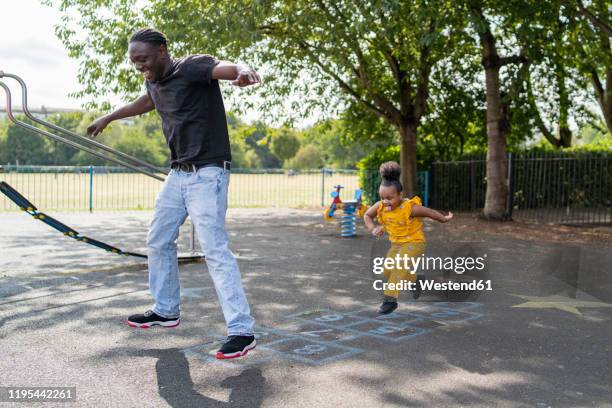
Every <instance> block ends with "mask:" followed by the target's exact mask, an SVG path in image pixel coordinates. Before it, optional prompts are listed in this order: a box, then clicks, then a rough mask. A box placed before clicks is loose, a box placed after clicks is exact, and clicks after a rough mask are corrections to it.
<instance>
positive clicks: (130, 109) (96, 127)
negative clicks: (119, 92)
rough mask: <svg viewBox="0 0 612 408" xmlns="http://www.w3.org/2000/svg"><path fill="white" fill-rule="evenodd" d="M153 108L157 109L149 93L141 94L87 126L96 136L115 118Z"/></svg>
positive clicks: (88, 132)
mask: <svg viewBox="0 0 612 408" xmlns="http://www.w3.org/2000/svg"><path fill="white" fill-rule="evenodd" d="M153 109H155V105H153V101H152V100H151V97H150V96H149V95H142V96H139V97H138V98H136V99H135V100H134V101H133V102H131V103H128V104H127V105H125V106H122V107H121V108H119V109H117V110H115V111H113V112H111V113H109V114H108V115H104V116H102V117H100V118H98V119H96V120H94V121H93V123H92V124H91V125H89V126H88V127H87V134H88V135H90V136H92V137H96V136H98V135H99V134H100V133H102V131H103V130H104V128H105V127H107V126H108V124H109V123H111V122H112V121H114V120H117V119H123V118H127V117H130V116H138V115H142V114H143V113H147V112H149V111H152V110H153Z"/></svg>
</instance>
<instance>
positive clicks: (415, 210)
mask: <svg viewBox="0 0 612 408" xmlns="http://www.w3.org/2000/svg"><path fill="white" fill-rule="evenodd" d="M410 216H411V217H427V218H431V219H432V220H436V221H438V222H443V223H444V222H449V221H450V220H452V219H453V213H452V212H450V211H449V212H448V215H443V214H441V213H439V212H438V211H436V210H432V209H431V208H427V207H423V206H422V205H418V204H413V205H412V211H411V212H410Z"/></svg>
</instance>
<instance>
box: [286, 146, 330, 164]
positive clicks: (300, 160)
mask: <svg viewBox="0 0 612 408" xmlns="http://www.w3.org/2000/svg"><path fill="white" fill-rule="evenodd" d="M322 166H323V159H322V158H321V152H320V151H319V149H318V148H317V146H315V145H312V144H309V145H306V146H302V147H300V150H298V152H297V153H296V154H295V157H294V158H293V159H290V160H289V161H288V164H287V167H288V168H292V169H318V168H321V167H322Z"/></svg>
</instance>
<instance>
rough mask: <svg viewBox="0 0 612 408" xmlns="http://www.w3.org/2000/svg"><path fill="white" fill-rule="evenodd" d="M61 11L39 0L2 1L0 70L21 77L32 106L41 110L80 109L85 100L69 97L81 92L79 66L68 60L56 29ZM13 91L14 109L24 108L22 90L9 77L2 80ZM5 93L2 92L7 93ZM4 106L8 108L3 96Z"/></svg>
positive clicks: (1, 103) (0, 103)
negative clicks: (75, 92)
mask: <svg viewBox="0 0 612 408" xmlns="http://www.w3.org/2000/svg"><path fill="white" fill-rule="evenodd" d="M58 21H59V12H57V11H56V10H54V9H52V8H50V7H47V6H43V5H41V4H40V2H39V1H38V0H4V1H2V24H0V38H2V41H1V42H0V70H2V71H5V72H10V73H12V74H16V75H19V76H20V77H21V78H23V80H24V81H25V82H26V84H27V86H28V105H29V107H30V108H32V109H34V108H37V109H38V108H40V107H41V106H42V105H44V106H45V107H52V108H80V105H81V101H78V100H75V99H73V98H70V97H68V94H69V93H70V92H74V91H76V90H79V89H80V85H79V83H78V81H77V71H78V64H77V62H76V60H73V59H71V58H69V57H68V53H67V51H66V50H65V49H64V47H63V45H62V43H61V42H60V40H59V39H58V38H57V37H56V36H55V33H54V29H53V26H54V24H56V23H57V22H58ZM0 80H2V82H4V83H5V84H7V85H8V86H9V87H10V88H11V93H12V94H13V106H15V105H17V106H21V91H20V88H19V86H18V85H17V84H16V82H15V81H14V80H12V79H9V78H4V79H0ZM3 93H4V92H2V94H3ZM1 99H2V102H0V106H2V108H4V105H5V100H4V95H2V98H1Z"/></svg>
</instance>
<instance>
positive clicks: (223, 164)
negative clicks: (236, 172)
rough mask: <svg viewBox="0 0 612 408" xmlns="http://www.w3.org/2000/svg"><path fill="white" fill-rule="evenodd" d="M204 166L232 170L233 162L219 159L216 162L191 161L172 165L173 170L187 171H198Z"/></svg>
mask: <svg viewBox="0 0 612 408" xmlns="http://www.w3.org/2000/svg"><path fill="white" fill-rule="evenodd" d="M204 167H220V168H222V169H223V170H230V169H231V167H232V163H231V162H228V161H224V160H222V161H219V162H215V163H207V164H189V163H172V165H171V166H170V168H171V169H173V170H180V171H187V172H196V171H198V170H199V169H202V168H204Z"/></svg>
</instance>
